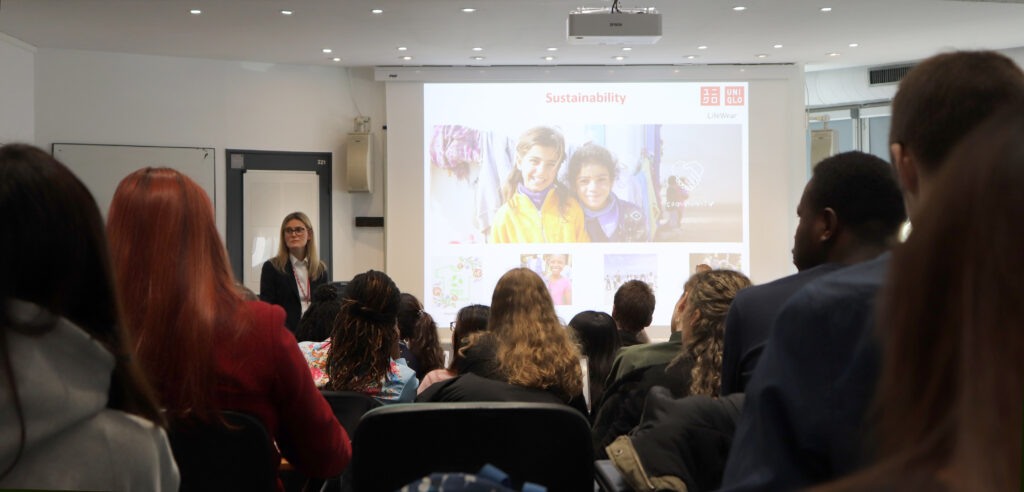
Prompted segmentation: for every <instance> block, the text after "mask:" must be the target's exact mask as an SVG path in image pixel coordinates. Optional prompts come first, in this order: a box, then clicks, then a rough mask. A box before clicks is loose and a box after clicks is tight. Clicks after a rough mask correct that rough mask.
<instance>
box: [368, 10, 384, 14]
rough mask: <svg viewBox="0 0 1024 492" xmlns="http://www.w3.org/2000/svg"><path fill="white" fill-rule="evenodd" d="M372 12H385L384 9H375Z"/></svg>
mask: <svg viewBox="0 0 1024 492" xmlns="http://www.w3.org/2000/svg"><path fill="white" fill-rule="evenodd" d="M370 13H371V14H383V13H384V9H373V10H371V11H370Z"/></svg>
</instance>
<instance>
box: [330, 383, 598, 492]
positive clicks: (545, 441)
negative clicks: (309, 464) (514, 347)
mask: <svg viewBox="0 0 1024 492" xmlns="http://www.w3.org/2000/svg"><path fill="white" fill-rule="evenodd" d="M488 463H489V464H492V465H494V466H496V467H498V468H500V469H501V470H502V471H504V472H505V473H507V474H508V475H509V478H510V479H511V480H512V484H513V486H514V488H519V487H521V486H522V483H523V482H524V481H528V482H533V483H536V484H539V485H543V486H545V487H547V489H548V490H550V491H576V490H579V491H587V492H590V491H592V490H594V450H593V448H592V445H591V439H590V425H589V424H588V422H587V419H586V417H584V416H583V415H582V414H581V413H579V412H578V411H576V410H575V409H573V408H571V407H569V406H567V405H560V404H554V403H509V402H479V403H462V402H460V403H411V404H397V405H388V406H384V407H381V408H376V409H373V410H371V411H369V412H367V413H366V415H364V416H363V419H362V421H360V423H359V427H357V428H356V432H355V437H354V439H353V441H352V463H351V465H350V467H351V468H350V470H351V472H352V477H351V478H352V485H353V489H354V490H358V491H360V492H363V491H376V490H388V491H391V490H395V489H398V488H400V487H401V486H403V485H405V484H408V483H409V482H412V481H413V480H416V479H417V478H420V477H424V476H427V475H429V474H430V473H432V472H468V473H475V472H477V471H478V470H479V469H480V468H481V467H482V466H483V465H484V464H488Z"/></svg>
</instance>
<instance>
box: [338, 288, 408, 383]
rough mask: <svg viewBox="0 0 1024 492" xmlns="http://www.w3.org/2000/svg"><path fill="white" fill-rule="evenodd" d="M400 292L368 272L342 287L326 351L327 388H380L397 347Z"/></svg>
mask: <svg viewBox="0 0 1024 492" xmlns="http://www.w3.org/2000/svg"><path fill="white" fill-rule="evenodd" d="M400 294H401V292H400V291H399V290H398V286H396V285H395V282H394V281H393V280H391V277H388V276H387V274H385V273H384V272H378V271H376V270H370V271H368V272H366V273H360V274H359V275H356V276H355V277H353V278H352V281H351V282H349V283H348V285H347V286H345V293H344V294H343V295H342V299H341V311H339V312H338V316H337V318H335V319H334V329H333V330H332V331H331V348H330V349H329V350H328V351H327V376H328V377H329V378H330V381H329V382H328V383H327V386H328V387H329V388H330V389H332V390H350V391H363V392H365V391H367V390H372V389H375V388H379V387H380V386H381V383H382V381H383V380H384V378H385V376H387V373H388V370H389V369H390V367H391V353H392V350H393V349H395V348H396V347H397V344H398V328H397V326H396V324H395V322H396V318H397V314H398V304H399V302H400V299H401V297H400Z"/></svg>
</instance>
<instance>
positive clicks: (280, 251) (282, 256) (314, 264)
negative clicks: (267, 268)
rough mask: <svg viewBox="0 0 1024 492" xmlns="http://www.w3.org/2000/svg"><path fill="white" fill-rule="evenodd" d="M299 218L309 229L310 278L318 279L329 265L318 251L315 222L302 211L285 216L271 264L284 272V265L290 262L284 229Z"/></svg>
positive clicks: (307, 248)
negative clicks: (314, 228) (322, 259)
mask: <svg viewBox="0 0 1024 492" xmlns="http://www.w3.org/2000/svg"><path fill="white" fill-rule="evenodd" d="M293 220H298V221H300V222H302V225H304V226H305V227H306V230H308V231H309V237H308V240H307V241H306V260H308V262H309V278H310V279H311V280H312V279H316V278H320V275H322V274H323V273H324V271H326V270H327V265H326V264H324V262H322V261H320V255H318V254H317V252H316V236H314V235H313V224H312V223H311V222H310V221H309V217H307V216H306V214H304V213H302V212H292V213H290V214H288V215H286V216H284V220H282V221H281V233H280V237H278V241H277V255H275V256H274V257H273V258H271V259H270V264H271V265H274V268H275V269H276V270H277V271H279V272H281V273H284V267H285V265H287V264H288V255H289V254H290V253H289V251H288V243H287V242H285V238H284V229H285V226H286V225H288V223H289V222H291V221H293Z"/></svg>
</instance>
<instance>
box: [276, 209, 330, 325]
mask: <svg viewBox="0 0 1024 492" xmlns="http://www.w3.org/2000/svg"><path fill="white" fill-rule="evenodd" d="M326 283H327V265H325V264H324V262H322V261H320V256H319V255H317V254H316V241H315V240H314V238H313V226H312V224H310V222H309V217H306V214H304V213H302V212H292V213H290V214H288V215H287V216H285V218H284V220H283V221H281V237H280V241H279V242H278V248H277V256H275V257H273V258H271V259H269V260H267V261H266V262H264V263H263V273H262V274H261V275H260V300H262V301H264V302H269V303H271V304H277V305H278V306H281V307H283V308H284V311H285V313H286V314H287V315H288V316H287V318H286V319H285V323H284V324H285V326H287V327H288V329H289V330H291V331H292V333H294V332H295V328H296V327H298V326H299V319H300V318H301V317H302V313H305V312H306V309H307V308H309V302H310V296H311V294H312V292H313V291H314V290H316V288H317V287H319V286H321V285H323V284H326Z"/></svg>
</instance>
